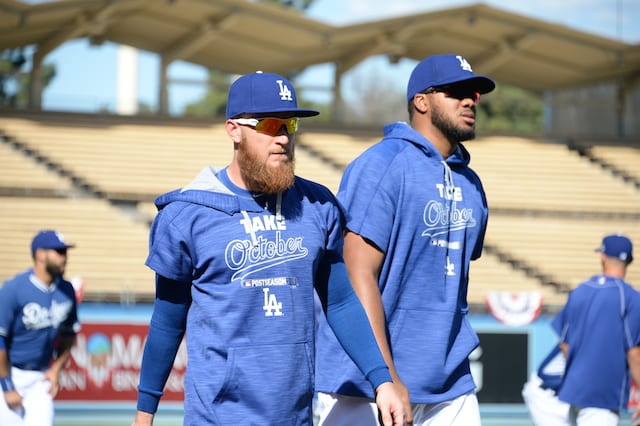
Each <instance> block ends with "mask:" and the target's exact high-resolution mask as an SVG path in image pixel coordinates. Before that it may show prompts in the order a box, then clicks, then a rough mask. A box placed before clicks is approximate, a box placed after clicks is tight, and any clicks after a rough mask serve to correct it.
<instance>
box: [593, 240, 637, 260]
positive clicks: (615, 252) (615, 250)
mask: <svg viewBox="0 0 640 426" xmlns="http://www.w3.org/2000/svg"><path fill="white" fill-rule="evenodd" d="M596 251H597V252H601V253H604V254H605V256H608V257H615V258H616V259H618V260H621V261H623V262H627V263H631V261H632V260H633V244H632V243H631V240H630V239H629V238H627V237H625V236H624V235H620V234H614V235H607V236H606V237H604V238H603V239H602V244H601V245H600V247H598V248H597V249H596Z"/></svg>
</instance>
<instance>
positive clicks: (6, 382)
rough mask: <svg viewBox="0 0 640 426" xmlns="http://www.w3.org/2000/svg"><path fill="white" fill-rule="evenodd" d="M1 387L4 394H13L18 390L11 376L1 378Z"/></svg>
mask: <svg viewBox="0 0 640 426" xmlns="http://www.w3.org/2000/svg"><path fill="white" fill-rule="evenodd" d="M0 387H1V388H2V392H11V391H14V390H16V387H15V386H14V385H13V380H11V376H7V377H2V378H0Z"/></svg>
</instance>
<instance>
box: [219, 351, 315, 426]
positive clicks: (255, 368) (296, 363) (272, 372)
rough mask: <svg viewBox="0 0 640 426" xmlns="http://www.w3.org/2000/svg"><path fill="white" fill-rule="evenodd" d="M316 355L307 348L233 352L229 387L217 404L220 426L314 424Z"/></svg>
mask: <svg viewBox="0 0 640 426" xmlns="http://www.w3.org/2000/svg"><path fill="white" fill-rule="evenodd" d="M311 355H312V352H311V350H310V345H309V344H307V343H295V344H284V345H260V346H245V347H234V348H231V349H230V350H229V352H228V358H227V365H226V373H225V379H224V384H223V385H222V388H221V389H220V392H218V394H217V395H216V397H215V398H214V400H213V408H214V411H215V414H216V417H217V419H218V420H219V422H220V424H224V425H226V424H237V422H238V421H241V423H243V424H283V425H305V424H309V423H308V422H309V420H310V419H311V401H312V398H313V363H312V357H311Z"/></svg>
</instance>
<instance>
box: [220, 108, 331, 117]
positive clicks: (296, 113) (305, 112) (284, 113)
mask: <svg viewBox="0 0 640 426" xmlns="http://www.w3.org/2000/svg"><path fill="white" fill-rule="evenodd" d="M318 114H320V111H315V110H313V109H301V108H298V109H290V108H287V109H281V110H273V111H246V112H242V113H239V114H235V115H234V116H233V117H229V118H231V119H233V118H240V117H242V116H250V117H273V116H278V117H282V118H289V117H313V116H316V115H318Z"/></svg>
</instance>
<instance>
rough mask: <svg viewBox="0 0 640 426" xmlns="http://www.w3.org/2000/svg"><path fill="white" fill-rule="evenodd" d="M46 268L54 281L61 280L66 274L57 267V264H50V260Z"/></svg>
mask: <svg viewBox="0 0 640 426" xmlns="http://www.w3.org/2000/svg"><path fill="white" fill-rule="evenodd" d="M45 268H46V270H47V273H48V274H49V275H51V277H53V278H54V279H57V278H61V277H62V274H63V272H64V271H63V270H62V268H61V267H60V266H58V265H56V264H55V263H52V262H49V261H48V260H47V263H46V265H45Z"/></svg>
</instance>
